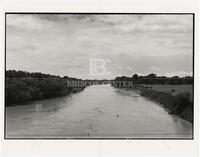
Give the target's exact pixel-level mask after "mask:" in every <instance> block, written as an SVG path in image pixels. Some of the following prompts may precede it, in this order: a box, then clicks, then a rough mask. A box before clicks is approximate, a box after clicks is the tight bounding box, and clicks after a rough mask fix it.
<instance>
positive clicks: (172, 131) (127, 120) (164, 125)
mask: <svg viewBox="0 0 200 157" xmlns="http://www.w3.org/2000/svg"><path fill="white" fill-rule="evenodd" d="M6 137H7V138H191V137H192V124H191V123H189V122H187V121H185V120H182V119H180V118H178V117H176V116H172V115H169V114H168V113H167V111H166V110H165V109H164V108H163V107H161V106H160V105H159V104H157V103H155V102H153V101H150V100H148V99H147V98H144V97H142V96H140V95H139V94H138V93H137V92H136V91H132V90H125V89H117V88H114V87H111V86H110V85H94V86H89V87H86V88H85V89H84V90H83V91H82V92H79V93H75V94H70V95H68V96H65V97H59V98H53V99H47V100H41V101H34V102H30V103H28V104H26V105H18V106H12V107H6Z"/></svg>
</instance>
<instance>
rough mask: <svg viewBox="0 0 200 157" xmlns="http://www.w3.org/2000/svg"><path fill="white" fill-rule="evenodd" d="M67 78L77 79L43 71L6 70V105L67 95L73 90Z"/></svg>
mask: <svg viewBox="0 0 200 157" xmlns="http://www.w3.org/2000/svg"><path fill="white" fill-rule="evenodd" d="M67 80H78V79H76V78H69V77H67V76H65V77H63V78H61V77H60V76H55V75H49V74H43V73H29V72H23V71H15V70H9V71H6V91H5V100H6V105H13V104H17V103H23V102H26V101H31V100H40V99H46V98H53V97H57V96H64V95H67V94H68V93H70V92H72V91H73V88H71V87H68V86H67V83H66V81H67Z"/></svg>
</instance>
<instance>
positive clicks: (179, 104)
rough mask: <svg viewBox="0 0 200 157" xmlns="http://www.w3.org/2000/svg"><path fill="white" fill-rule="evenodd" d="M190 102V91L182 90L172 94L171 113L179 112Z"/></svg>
mask: <svg viewBox="0 0 200 157" xmlns="http://www.w3.org/2000/svg"><path fill="white" fill-rule="evenodd" d="M190 104H191V103H190V93H189V92H184V93H180V94H178V95H176V96H174V105H175V107H174V110H173V113H175V114H181V113H182V112H183V110H184V109H185V108H186V107H187V106H189V105H190Z"/></svg>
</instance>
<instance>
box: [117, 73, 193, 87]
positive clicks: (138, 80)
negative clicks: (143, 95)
mask: <svg viewBox="0 0 200 157" xmlns="http://www.w3.org/2000/svg"><path fill="white" fill-rule="evenodd" d="M114 80H115V81H133V83H134V84H169V85H181V84H193V77H191V76H186V77H179V76H173V77H166V76H157V74H154V73H151V74H149V75H146V76H139V75H138V74H134V75H133V76H132V77H127V76H120V77H116V78H115V79H114Z"/></svg>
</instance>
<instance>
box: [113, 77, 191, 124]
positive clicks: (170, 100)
mask: <svg viewBox="0 0 200 157" xmlns="http://www.w3.org/2000/svg"><path fill="white" fill-rule="evenodd" d="M114 81H116V82H117V81H119V82H120V81H131V82H133V84H134V86H133V87H132V88H134V89H136V90H139V91H141V92H140V95H142V96H144V97H148V98H150V99H151V100H154V101H156V102H158V103H160V104H161V105H162V106H163V107H165V108H167V109H168V110H169V113H170V114H175V115H178V116H180V117H182V118H183V119H185V120H188V121H190V122H193V102H192V101H191V98H190V97H191V95H190V93H189V92H180V93H178V94H177V95H172V93H174V92H175V90H174V89H172V90H171V92H172V93H168V92H162V91H158V90H153V89H152V87H145V85H149V84H150V85H152V86H153V85H158V84H160V85H163V88H168V85H185V84H191V85H193V77H191V76H187V77H178V76H174V77H165V76H156V74H153V73H152V74H149V75H147V76H138V75H137V74H134V75H133V76H132V77H126V76H121V77H116V78H115V79H114ZM113 86H115V87H118V88H119V87H122V88H123V86H120V85H119V84H117V83H115V84H113Z"/></svg>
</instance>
